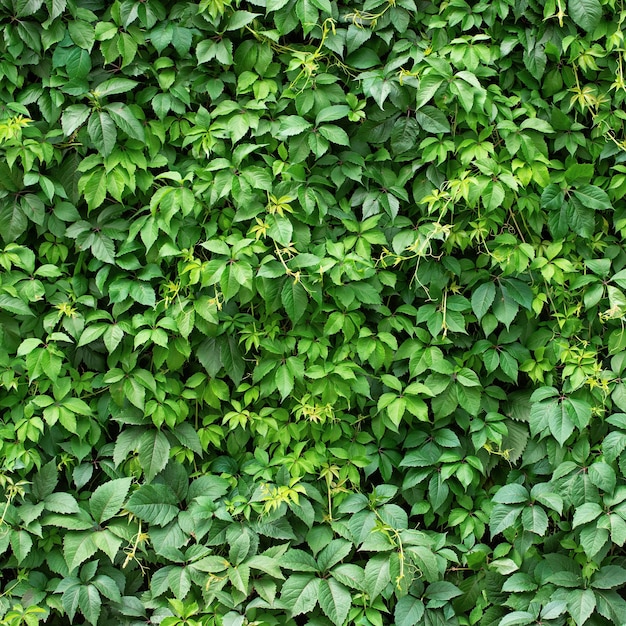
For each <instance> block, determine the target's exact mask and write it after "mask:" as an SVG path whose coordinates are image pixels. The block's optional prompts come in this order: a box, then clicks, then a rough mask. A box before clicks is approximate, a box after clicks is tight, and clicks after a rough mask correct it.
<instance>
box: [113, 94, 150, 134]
mask: <svg viewBox="0 0 626 626" xmlns="http://www.w3.org/2000/svg"><path fill="white" fill-rule="evenodd" d="M104 108H105V109H106V111H107V112H108V113H109V115H110V116H111V119H112V120H113V121H114V122H115V125H116V126H117V127H118V128H119V129H121V130H123V131H124V132H125V133H126V134H127V135H128V136H129V137H132V138H133V139H137V140H138V141H145V140H146V133H145V131H144V128H143V125H142V124H141V122H140V121H139V120H138V119H137V118H136V117H135V115H134V114H133V112H132V111H131V109H130V107H128V106H127V105H126V104H124V103H123V102H113V103H111V104H107V105H106V106H105V107H104Z"/></svg>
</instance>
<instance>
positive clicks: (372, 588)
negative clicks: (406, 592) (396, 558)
mask: <svg viewBox="0 0 626 626" xmlns="http://www.w3.org/2000/svg"><path fill="white" fill-rule="evenodd" d="M390 582H391V572H390V569H389V555H387V554H377V555H376V556H374V557H373V558H371V559H370V560H369V561H368V562H367V565H366V566H365V591H367V594H368V595H369V597H370V598H372V600H374V599H375V598H377V597H378V596H379V595H380V594H381V593H382V592H383V591H384V590H385V588H386V587H387V585H388V584H389V583H390Z"/></svg>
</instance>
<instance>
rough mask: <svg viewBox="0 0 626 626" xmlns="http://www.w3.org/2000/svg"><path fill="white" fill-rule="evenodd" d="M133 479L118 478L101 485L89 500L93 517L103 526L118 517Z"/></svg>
mask: <svg viewBox="0 0 626 626" xmlns="http://www.w3.org/2000/svg"><path fill="white" fill-rule="evenodd" d="M131 482H132V478H117V479H115V480H111V481H109V482H106V483H104V484H102V485H100V486H99V487H98V488H97V489H96V490H95V491H94V492H93V493H92V494H91V497H90V498H89V510H90V511H91V515H92V516H93V518H94V519H95V520H96V522H98V524H102V522H105V521H106V520H108V519H111V518H112V517H113V516H115V515H117V514H118V513H119V512H120V510H121V509H122V506H123V505H124V501H125V500H126V496H127V495H128V490H129V489H130V484H131Z"/></svg>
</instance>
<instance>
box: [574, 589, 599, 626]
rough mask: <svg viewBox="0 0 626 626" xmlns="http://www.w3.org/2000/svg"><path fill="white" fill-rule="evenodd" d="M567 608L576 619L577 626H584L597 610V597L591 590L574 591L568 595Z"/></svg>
mask: <svg viewBox="0 0 626 626" xmlns="http://www.w3.org/2000/svg"><path fill="white" fill-rule="evenodd" d="M567 608H568V610H569V612H570V615H571V616H572V617H573V618H574V621H575V622H576V626H583V624H584V623H585V622H586V621H587V620H588V619H589V618H590V617H591V614H592V613H593V611H594V609H595V608H596V597H595V595H594V593H593V591H592V590H591V589H572V590H571V591H570V592H569V593H568V594H567Z"/></svg>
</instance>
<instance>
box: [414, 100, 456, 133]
mask: <svg viewBox="0 0 626 626" xmlns="http://www.w3.org/2000/svg"><path fill="white" fill-rule="evenodd" d="M415 119H416V120H417V122H418V124H419V125H420V126H421V127H422V128H423V129H424V130H425V131H426V132H427V133H433V134H435V135H436V134H439V133H449V132H450V122H448V118H447V117H446V116H445V114H444V113H443V112H442V111H441V110H439V109H436V108H435V107H432V106H425V107H423V108H421V109H420V110H418V111H416V112H415Z"/></svg>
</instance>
